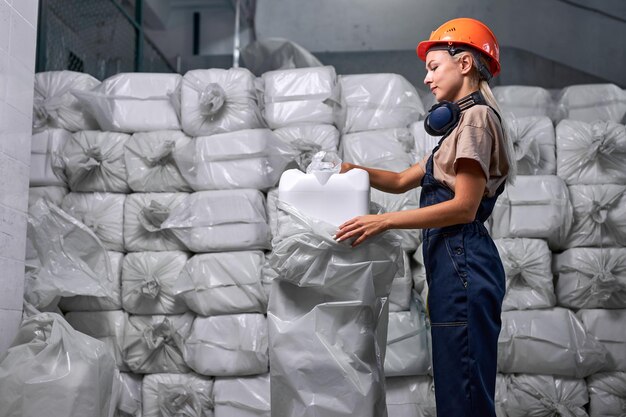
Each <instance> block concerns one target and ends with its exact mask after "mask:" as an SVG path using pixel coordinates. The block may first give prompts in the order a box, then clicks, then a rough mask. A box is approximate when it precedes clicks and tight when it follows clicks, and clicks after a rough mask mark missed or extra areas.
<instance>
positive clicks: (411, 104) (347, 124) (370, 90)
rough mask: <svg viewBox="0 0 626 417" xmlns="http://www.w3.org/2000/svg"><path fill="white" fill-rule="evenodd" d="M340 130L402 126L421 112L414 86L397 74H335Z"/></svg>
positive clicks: (422, 110)
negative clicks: (338, 100)
mask: <svg viewBox="0 0 626 417" xmlns="http://www.w3.org/2000/svg"><path fill="white" fill-rule="evenodd" d="M339 86H340V91H341V109H340V111H341V113H342V115H341V116H340V117H339V122H338V126H340V127H341V131H342V132H344V133H351V132H361V131H364V130H376V129H391V128H397V127H402V128H406V127H407V126H408V125H409V124H410V123H411V122H413V121H415V120H417V119H419V118H420V117H421V116H422V115H423V114H424V113H425V111H424V107H423V105H422V100H421V99H420V97H419V95H418V94H417V91H415V87H413V85H412V84H411V83H409V82H408V81H407V80H406V79H405V78H404V77H403V76H401V75H399V74H357V75H342V76H340V77H339Z"/></svg>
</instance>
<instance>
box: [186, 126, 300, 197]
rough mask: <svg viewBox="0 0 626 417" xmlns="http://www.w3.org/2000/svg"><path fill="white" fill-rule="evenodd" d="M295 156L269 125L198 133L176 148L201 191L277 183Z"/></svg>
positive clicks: (192, 182) (188, 175) (190, 178)
mask: <svg viewBox="0 0 626 417" xmlns="http://www.w3.org/2000/svg"><path fill="white" fill-rule="evenodd" d="M295 156H296V154H295V152H294V151H293V149H292V148H291V147H290V146H289V145H287V144H285V143H284V142H282V141H281V140H279V139H278V138H277V137H276V136H275V135H274V133H272V131H271V130H269V129H249V130H239V131H237V132H230V133H222V134H217V135H213V136H203V137H198V138H194V139H193V140H192V141H191V142H190V143H188V144H187V145H186V146H184V147H181V148H180V149H177V150H176V151H175V152H174V159H175V160H176V165H177V166H178V168H179V169H180V172H181V173H182V175H183V177H184V178H185V180H186V181H187V182H188V183H189V184H190V185H191V187H192V188H193V189H194V190H198V191H200V190H223V189H231V188H254V189H258V190H264V189H267V188H270V187H273V186H275V185H276V183H277V182H278V179H279V178H280V174H282V173H283V171H284V169H285V167H286V166H287V164H288V163H289V162H291V161H292V160H293V159H294V158H295Z"/></svg>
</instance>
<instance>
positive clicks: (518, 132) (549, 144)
mask: <svg viewBox="0 0 626 417" xmlns="http://www.w3.org/2000/svg"><path fill="white" fill-rule="evenodd" d="M505 122H506V124H505V126H506V128H507V134H508V136H509V140H510V141H512V142H513V147H514V149H515V159H516V160H517V173H518V175H554V174H556V170H557V162H556V154H555V146H556V145H555V143H556V139H555V134H554V125H553V124H552V120H550V119H549V118H548V117H545V116H529V117H512V116H509V117H507V118H505Z"/></svg>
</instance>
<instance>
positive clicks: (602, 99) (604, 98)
mask: <svg viewBox="0 0 626 417" xmlns="http://www.w3.org/2000/svg"><path fill="white" fill-rule="evenodd" d="M558 106H559V111H560V113H561V116H562V118H563V119H572V120H580V121H581V122H587V123H591V122H594V121H596V120H604V121H607V122H615V123H620V122H621V120H622V118H623V117H624V114H626V92H624V91H623V90H622V89H621V88H619V87H618V86H616V85H615V84H581V85H572V86H569V87H565V88H564V89H563V90H562V91H561V95H560V97H559V100H558Z"/></svg>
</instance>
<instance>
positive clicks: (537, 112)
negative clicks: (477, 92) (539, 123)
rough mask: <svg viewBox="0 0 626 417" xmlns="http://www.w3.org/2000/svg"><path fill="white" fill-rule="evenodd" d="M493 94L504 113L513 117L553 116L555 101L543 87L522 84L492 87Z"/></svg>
mask: <svg viewBox="0 0 626 417" xmlns="http://www.w3.org/2000/svg"><path fill="white" fill-rule="evenodd" d="M493 95H494V96H495V98H496V100H497V101H498V105H499V106H500V108H501V109H502V112H503V113H504V114H503V115H502V116H508V115H509V114H512V115H513V116H515V117H529V116H539V117H550V118H552V117H554V106H555V103H554V101H553V100H552V96H551V95H550V92H549V91H548V90H546V89H545V88H541V87H534V86H522V85H508V86H500V85H498V86H495V87H493Z"/></svg>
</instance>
